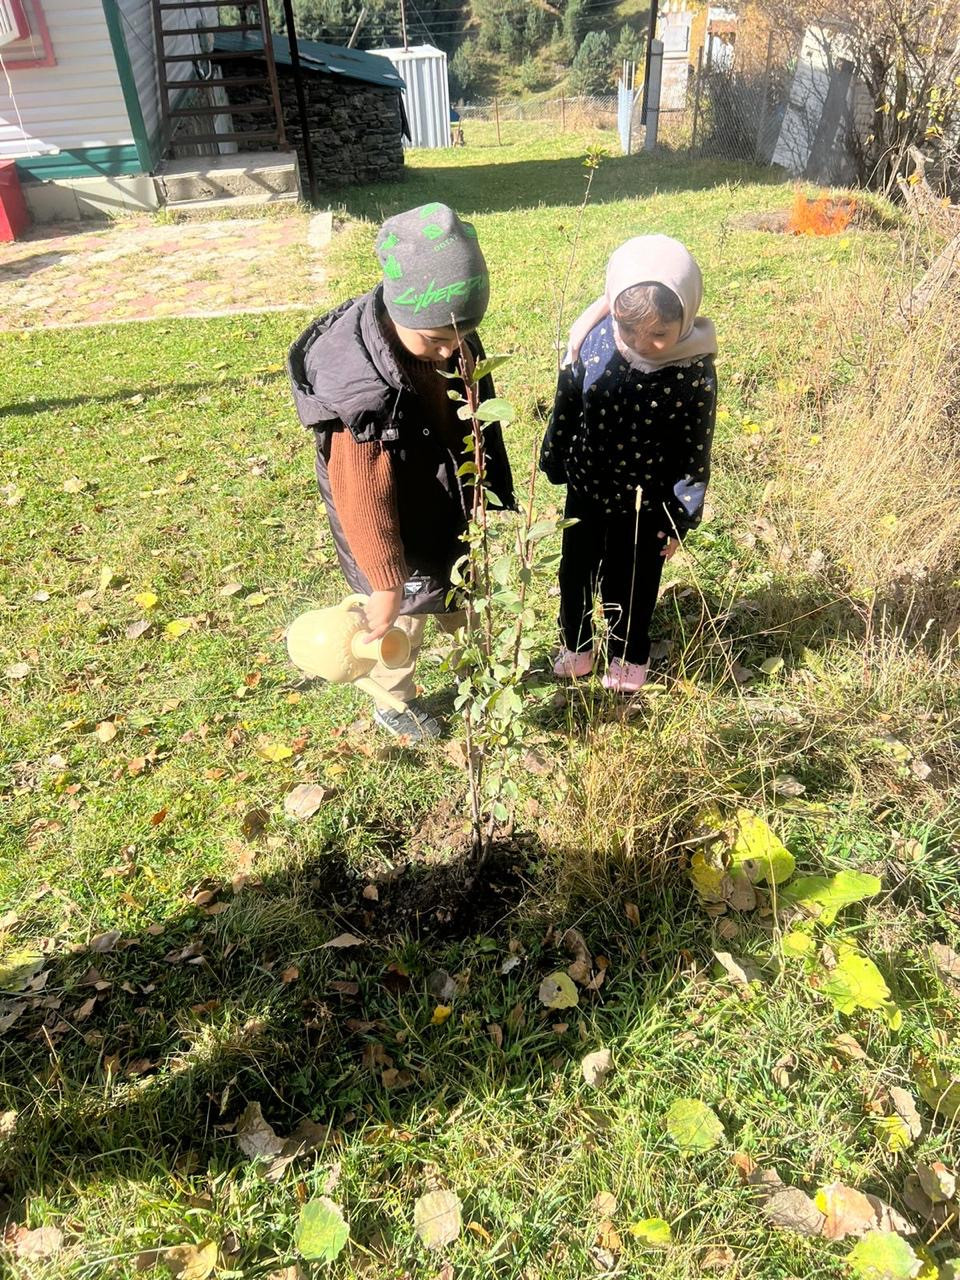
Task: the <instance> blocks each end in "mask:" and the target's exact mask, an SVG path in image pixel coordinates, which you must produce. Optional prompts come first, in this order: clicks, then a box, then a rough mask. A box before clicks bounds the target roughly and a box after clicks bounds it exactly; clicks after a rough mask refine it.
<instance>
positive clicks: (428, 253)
mask: <svg viewBox="0 0 960 1280" xmlns="http://www.w3.org/2000/svg"><path fill="white" fill-rule="evenodd" d="M377 257H378V258H379V259H380V265H381V267H383V301H384V305H385V306H386V308H387V314H388V315H389V316H390V318H391V319H392V320H394V321H396V323H397V324H401V325H403V326H404V327H405V328H407V329H445V328H448V327H449V326H450V325H451V324H452V323H453V322H454V321H455V322H456V323H457V325H460V326H463V327H464V328H466V327H467V326H471V327H473V326H476V325H478V324H479V323H480V321H481V320H482V319H483V313H484V312H485V311H486V309H487V303H488V302H489V300H490V276H489V273H488V272H487V264H486V262H484V260H483V254H482V253H481V252H480V244H479V242H478V240H477V233H476V231H475V230H474V228H473V226H472V225H471V224H470V223H469V222H461V221H460V219H459V218H458V217H457V215H456V214H455V213H454V211H453V210H452V209H451V208H449V207H448V206H447V205H445V204H425V205H422V206H421V208H419V209H408V210H407V212H406V213H398V214H397V215H396V216H395V217H393V218H388V219H387V220H386V222H385V223H384V224H383V226H382V227H381V228H380V233H379V235H378V236H377ZM451 317H452V318H451Z"/></svg>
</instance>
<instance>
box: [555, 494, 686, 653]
mask: <svg viewBox="0 0 960 1280" xmlns="http://www.w3.org/2000/svg"><path fill="white" fill-rule="evenodd" d="M564 515H565V516H566V518H567V519H576V520H577V523H576V524H575V525H571V526H570V528H569V529H564V531H563V555H562V558H561V561H560V575H559V580H560V630H561V632H562V633H563V643H564V644H565V645H566V647H567V648H568V649H571V650H573V652H575V653H582V652H584V651H586V650H589V649H590V647H591V645H592V644H593V617H592V615H593V599H594V596H595V595H597V594H599V596H600V598H601V600H602V601H603V611H604V614H605V615H606V618H607V622H608V624H609V628H610V631H609V638H608V649H607V656H608V657H609V658H621V659H624V660H625V661H627V662H638V663H644V662H646V661H647V660H648V659H649V657H650V619H651V618H652V617H653V610H654V607H655V606H656V603H657V592H658V591H659V588H660V577H661V575H662V573H663V556H662V555H661V554H660V553H661V551H662V550H663V548H664V546H665V545H666V538H664V537H660V536H659V535H660V533H661V532H662V531H663V529H664V521H665V520H666V516H664V517H663V519H662V520H661V521H660V523H659V524H657V523H655V522H654V521H653V520H652V519H651V517H650V516H649V515H648V514H647V513H646V512H641V514H640V521H639V526H638V524H637V516H636V513H635V512H633V511H630V512H624V513H616V514H611V515H606V514H604V512H603V511H602V510H600V509H598V508H597V507H596V506H594V505H593V504H592V503H590V502H587V501H584V499H582V498H580V497H578V496H577V495H576V494H571V493H569V492H568V493H567V502H566V507H565V509H564Z"/></svg>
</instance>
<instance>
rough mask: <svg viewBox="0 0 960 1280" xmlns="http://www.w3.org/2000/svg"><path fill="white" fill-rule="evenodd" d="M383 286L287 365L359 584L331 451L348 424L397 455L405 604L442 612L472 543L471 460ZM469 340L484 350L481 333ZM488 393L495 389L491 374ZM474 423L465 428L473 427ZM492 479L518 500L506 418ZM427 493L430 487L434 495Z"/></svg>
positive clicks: (361, 586) (349, 573)
mask: <svg viewBox="0 0 960 1280" xmlns="http://www.w3.org/2000/svg"><path fill="white" fill-rule="evenodd" d="M384 319H385V314H384V311H383V302H382V294H381V289H380V288H379V287H378V288H376V289H374V290H373V291H372V292H371V293H366V294H364V295H363V296H362V297H359V298H353V299H351V300H350V301H349V302H344V303H343V304H342V305H341V306H339V307H337V308H336V309H335V310H333V311H330V312H328V313H327V314H326V315H325V316H321V317H320V319H318V320H314V321H313V323H312V324H311V325H310V326H309V327H308V328H307V329H305V330H304V332H303V333H302V334H301V335H300V337H299V338H297V340H296V342H294V344H293V346H292V347H291V348H290V353H289V355H288V357H287V372H288V374H289V376H290V384H291V387H292V389H293V401H294V404H295V405H296V409H297V413H298V415H299V417H300V421H301V422H302V423H303V425H304V426H305V427H308V428H310V429H311V430H312V431H313V432H314V435H315V438H316V445H317V463H316V465H317V482H318V484H319V486H320V493H321V495H322V496H323V501H324V505H325V506H326V508H327V515H328V516H329V519H330V527H331V529H332V530H333V536H334V541H335V543H336V548H337V557H338V559H339V561H340V567H341V568H342V569H343V573H344V577H345V578H346V579H347V582H348V583H349V584H350V586H351V588H352V589H353V590H354V591H359V592H361V593H362V594H364V595H369V594H370V584H369V583H368V582H367V580H366V578H365V577H364V575H363V573H362V572H361V570H360V567H359V566H358V565H357V562H356V561H355V560H354V558H353V555H352V554H351V551H350V547H349V546H348V545H347V540H346V537H345V536H344V533H343V527H342V525H341V523H340V519H339V517H338V515H337V509H336V506H335V505H334V501H333V494H332V492H331V489H330V480H329V477H328V475H327V464H326V457H327V455H328V452H329V443H330V436H331V434H332V433H333V432H334V431H343V430H348V431H350V432H351V434H352V435H353V438H354V439H355V440H356V441H357V443H358V444H366V443H369V442H371V441H379V442H380V444H382V445H383V446H384V448H385V449H386V450H387V453H388V455H389V457H390V463H391V466H392V468H393V475H394V481H395V486H396V494H397V513H398V518H399V523H400V538H401V541H402V543H403V554H404V560H405V561H406V564H407V568H408V570H409V578H408V580H407V582H406V583H405V584H404V594H403V603H402V605H401V608H400V612H401V613H442V612H444V611H445V610H446V608H447V604H446V595H447V593H448V592H449V590H450V570H451V568H452V566H453V565H454V563H455V562H456V561H457V560H458V559H459V558H460V556H461V555H462V554H463V552H464V547H463V544H462V543H461V541H460V538H461V536H462V534H463V532H464V530H465V529H466V527H467V520H468V517H469V511H468V505H467V504H468V494H469V490H466V491H465V489H464V486H463V483H462V481H461V479H460V478H459V477H458V476H457V471H458V469H459V467H460V465H461V463H462V462H463V458H462V457H458V456H457V455H456V454H454V453H453V452H451V450H450V449H448V448H447V447H446V445H445V444H444V442H443V440H442V439H441V437H440V435H439V434H438V433H437V432H436V431H435V430H434V429H433V428H432V426H431V424H430V423H428V422H425V421H424V420H423V416H422V412H421V411H420V402H419V400H418V398H417V397H416V395H415V393H414V391H413V389H412V387H411V386H410V383H409V381H408V379H407V377H406V375H405V374H404V372H403V370H402V368H401V366H400V364H399V363H398V361H397V359H396V357H395V356H394V354H393V352H392V350H391V348H390V343H389V341H388V339H387V336H386V333H385V331H384ZM467 345H468V346H469V347H470V350H471V352H472V353H473V356H474V358H475V359H478V360H479V359H482V357H483V346H482V344H481V342H480V339H479V337H477V336H476V335H471V337H470V338H468V339H467ZM479 391H480V399H481V400H488V399H490V398H491V397H492V396H493V395H494V389H493V379H492V378H491V377H490V376H489V375H488V376H487V377H485V378H483V379H482V380H481V382H480V386H479ZM466 430H467V428H466V425H465V427H464V434H466ZM484 445H485V456H486V474H487V488H488V490H489V491H490V492H492V494H493V495H494V497H495V498H496V499H497V501H498V502H499V503H500V505H501V506H502V507H503V508H505V509H506V510H511V511H512V510H515V502H514V496H513V479H512V477H511V474H510V461H509V459H508V458H507V453H506V450H505V448H504V445H503V434H502V432H501V429H500V424H499V423H496V422H494V423H489V424H488V425H487V426H486V428H485V429H484ZM425 495H426V496H425Z"/></svg>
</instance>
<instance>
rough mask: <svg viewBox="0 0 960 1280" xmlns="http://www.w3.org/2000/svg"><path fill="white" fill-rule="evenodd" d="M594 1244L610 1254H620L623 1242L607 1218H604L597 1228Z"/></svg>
mask: <svg viewBox="0 0 960 1280" xmlns="http://www.w3.org/2000/svg"><path fill="white" fill-rule="evenodd" d="M595 1243H596V1244H597V1245H598V1246H599V1247H600V1248H601V1249H608V1250H609V1251H610V1252H611V1253H620V1252H621V1251H622V1249H623V1241H622V1240H621V1239H620V1233H619V1231H617V1228H616V1227H615V1226H614V1225H613V1223H612V1222H611V1221H610V1219H609V1218H604V1220H603V1221H602V1222H601V1223H600V1225H599V1227H597V1238H596V1241H595Z"/></svg>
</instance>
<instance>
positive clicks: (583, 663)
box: [553, 649, 593, 680]
mask: <svg viewBox="0 0 960 1280" xmlns="http://www.w3.org/2000/svg"><path fill="white" fill-rule="evenodd" d="M592 670H593V650H592V649H587V651H586V652H585V653H574V652H573V650H572V649H561V650H560V652H559V653H558V654H557V660H556V662H555V663H554V664H553V674H554V675H555V676H560V677H561V678H562V679H564V680H577V679H582V678H583V677H584V676H588V675H589V674H590V672H591V671H592Z"/></svg>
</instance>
